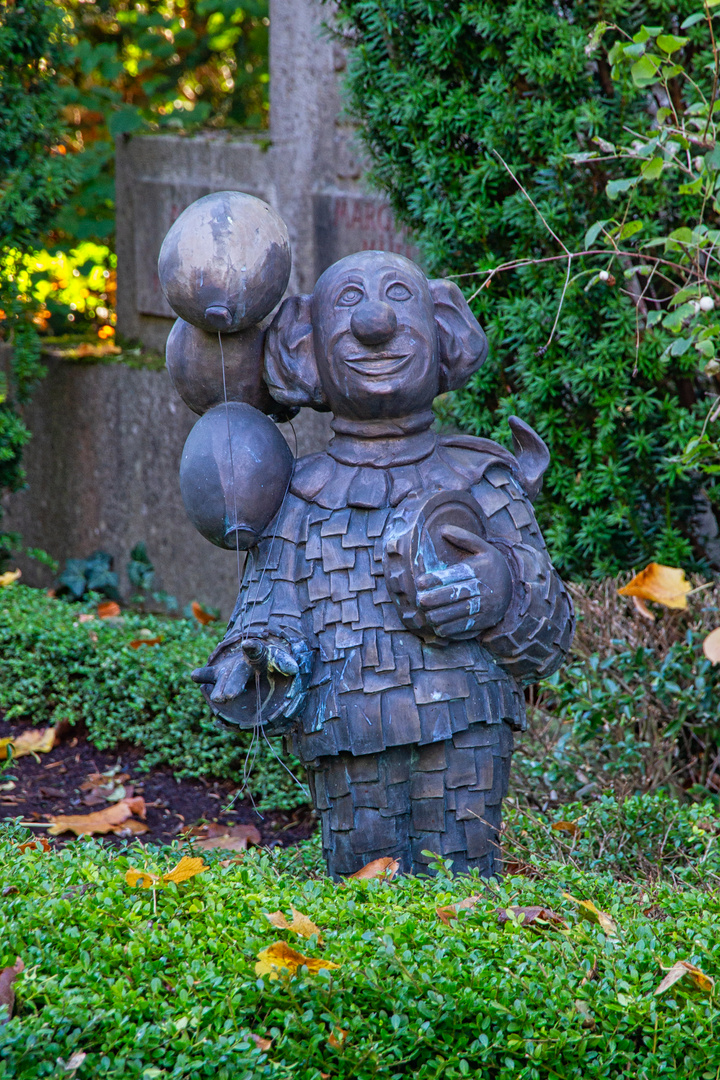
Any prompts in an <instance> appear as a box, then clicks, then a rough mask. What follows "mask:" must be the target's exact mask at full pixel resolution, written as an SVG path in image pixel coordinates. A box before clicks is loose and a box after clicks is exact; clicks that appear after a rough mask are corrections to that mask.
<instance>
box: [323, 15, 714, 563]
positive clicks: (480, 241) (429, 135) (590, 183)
mask: <svg viewBox="0 0 720 1080" xmlns="http://www.w3.org/2000/svg"><path fill="white" fill-rule="evenodd" d="M339 8H340V11H339V20H340V22H339V25H340V30H341V31H342V34H343V39H344V40H345V41H346V42H349V43H350V45H351V63H350V67H349V76H348V92H349V108H350V111H351V112H352V114H353V115H354V117H355V119H356V120H357V122H358V124H359V127H360V133H361V137H362V139H363V141H364V144H365V146H366V148H367V150H368V151H369V155H370V158H371V160H372V163H373V169H372V176H373V178H374V181H375V183H376V184H377V185H378V186H379V187H380V188H381V189H382V190H383V191H384V192H385V193H386V194H387V195H388V196H389V198H390V201H391V203H392V206H393V208H394V211H395V213H396V215H397V217H398V218H399V219H400V220H401V221H402V222H404V223H405V224H406V225H408V226H410V228H411V229H412V230H413V231H414V233H415V236H416V237H417V239H418V242H419V244H420V246H421V248H422V251H423V254H424V258H425V260H426V263H427V266H428V268H429V270H430V271H431V272H432V273H435V274H446V275H451V276H456V277H457V280H458V282H459V284H460V285H461V286H462V287H463V289H464V290H465V292H466V295H467V296H468V297H471V298H472V299H471V302H472V305H473V307H474V310H475V311H476V313H477V315H478V317H479V318H480V321H481V322H482V323H483V324H484V326H485V327H486V329H487V330H488V332H489V337H490V342H491V350H490V359H489V360H488V361H487V362H486V364H485V366H484V368H483V369H482V370H481V371H480V372H479V373H478V374H477V375H476V376H475V378H474V379H473V381H472V383H471V385H470V386H469V388H467V389H465V390H463V391H460V392H457V393H455V394H454V395H452V396H450V397H449V398H448V399H447V400H446V401H445V402H444V404H443V405H442V406H441V412H442V416H443V418H444V419H445V420H448V421H454V422H458V423H459V424H461V425H462V426H463V427H465V428H466V429H469V430H471V431H474V432H476V433H481V434H484V435H493V436H495V437H497V438H501V439H502V440H506V438H507V434H508V428H507V423H506V421H507V416H508V415H509V414H510V413H512V412H515V413H517V414H518V415H520V416H521V417H523V418H524V419H525V420H527V421H528V422H529V423H530V424H532V425H533V426H534V427H536V428H537V430H538V431H539V432H540V433H541V434H542V436H543V437H544V438H545V440H546V441H547V443H548V444H549V446H550V450H551V453H552V464H551V468H550V471H549V474H548V476H547V478H546V483H545V490H544V492H543V495H542V496H541V499H540V501H539V503H538V511H539V517H540V521H541V524H542V527H543V529H544V532H545V536H546V538H547V540H548V543H549V546H550V548H551V551H552V555H553V558H554V560H555V562H556V564H557V565H558V566H559V568H560V569H561V570H562V571H563V572H564V573H565V574H571V575H584V574H587V573H589V572H593V573H597V574H603V573H607V572H610V573H616V572H617V571H618V570H620V569H624V568H628V567H630V566H640V565H644V564H645V563H646V562H648V561H649V560H650V559H653V558H655V559H657V560H659V561H661V562H665V563H669V564H672V565H678V564H679V563H683V564H685V565H690V564H691V563H692V562H693V560H694V559H697V558H702V556H701V553H700V552H699V549H698V547H697V545H696V544H695V543H694V540H693V536H692V529H691V524H690V517H691V513H692V510H693V506H694V499H695V496H696V494H697V487H698V483H697V481H696V480H695V479H694V478H693V477H692V476H689V475H688V474H687V473H686V472H685V471H683V469H682V467H681V466H680V464H679V463H678V462H677V461H676V460H674V459H675V458H677V456H678V455H679V454H680V453H681V451H682V450H683V448H684V447H685V445H686V443H687V442H688V439H689V438H690V437H691V436H693V435H695V434H696V433H697V431H698V430H699V428H700V427H701V424H702V420H703V418H704V416H705V415H706V413H707V411H708V404H707V401H706V395H707V392H708V389H709V388H710V387H711V383H709V382H708V380H707V379H706V378H705V377H703V376H699V375H698V371H697V368H698V361H697V355H696V354H695V352H694V350H690V351H689V352H688V353H686V354H685V355H684V356H678V355H675V356H665V355H663V353H664V350H665V348H666V346H667V345H668V344H669V342H670V340H672V339H671V338H670V337H669V335H668V334H667V332H666V331H664V330H663V328H662V327H660V326H656V327H654V328H653V329H652V330H651V331H647V332H642V333H640V334H639V338H640V340H639V347H638V348H637V351H636V334H637V331H638V323H637V319H636V308H635V305H634V303H633V296H632V295H631V294H633V291H635V295H637V292H638V291H639V290H640V289H641V288H642V287H643V284H644V279H643V281H642V282H641V283H640V284H639V285H638V281H637V279H630V280H629V281H626V280H625V279H624V278H623V277H622V276H619V279H618V280H617V281H615V280H614V278H613V277H609V278H608V280H607V281H605V282H603V281H601V280H597V271H598V270H600V269H601V268H602V267H603V265H604V262H606V261H607V260H606V259H604V260H603V259H602V258H601V257H600V256H598V257H597V258H593V257H590V256H588V257H586V258H585V259H583V260H577V261H576V262H574V263H573V266H572V271H571V281H570V283H569V286H568V289H567V294H566V296H565V301H564V305H563V308H562V311H561V314H560V317H559V319H558V322H557V327H556V329H555V332H554V334H553V333H552V330H553V324H554V322H555V319H556V313H557V311H558V305H559V299H560V295H561V293H562V291H563V287H564V283H565V274H566V268H567V261H566V260H565V259H564V257H563V248H562V247H561V245H560V243H559V242H558V241H557V240H556V239H555V238H554V237H553V235H552V233H551V230H552V232H554V233H555V234H556V236H557V237H558V238H559V239H560V240H561V241H562V242H563V243H564V244H565V245H566V246H567V248H568V249H569V250H570V251H583V250H585V234H586V231H587V230H588V227H589V226H590V224H591V223H592V222H594V221H596V220H598V219H611V218H613V217H614V216H615V213H616V209H617V208H616V206H615V205H614V204H613V203H612V202H610V201H609V200H608V198H607V196H606V194H605V185H606V182H607V181H608V179H610V178H611V177H613V176H617V175H619V176H623V175H624V173H623V171H622V169H619V168H618V165H617V163H610V164H608V163H607V162H602V161H594V162H592V161H587V162H585V163H584V164H581V165H580V164H574V163H573V161H572V160H571V157H570V155H577V154H578V153H581V152H582V151H592V150H597V148H598V144H597V143H595V142H593V139H594V138H595V137H596V136H600V137H601V138H602V139H605V140H610V141H621V140H622V141H627V139H628V138H629V136H628V131H630V132H632V131H647V130H648V129H649V127H650V126H651V124H652V122H653V111H654V109H655V107H656V106H657V102H655V101H654V99H653V98H652V96H651V95H649V94H648V93H647V92H646V91H644V90H642V89H639V88H638V87H637V86H635V85H634V83H633V81H632V78H631V75H630V72H629V71H625V72H624V73H623V72H615V75H616V77H617V78H616V79H615V78H613V77H612V73H611V64H610V62H609V52H610V50H611V48H612V45H613V43H614V42H615V41H618V40H622V41H626V40H627V38H626V37H624V36H623V33H624V34H629V35H632V34H635V33H636V32H638V31H639V30H640V28H641V26H642V25H643V24H646V25H648V26H655V27H663V28H664V29H665V32H671V31H673V29H674V30H675V32H676V33H677V32H678V29H679V25H680V23H681V22H682V21H683V20H684V19H685V17H686V16H688V15H690V14H691V13H692V12H694V11H696V10H699V11H702V7H701V5H700V3H699V0H676V2H670V0H636V2H634V3H632V4H627V3H625V2H624V0H606V2H603V3H602V4H601V3H597V2H593V0H566V2H563V3H557V2H555V0H510V2H508V0H456V2H453V3H447V2H445V0H382V2H380V0H340V5H339ZM600 20H604V21H605V22H607V23H611V24H616V25H617V27H618V29H611V30H608V31H607V32H606V33H605V34H604V36H602V38H601V39H600V40H597V35H595V36H594V38H593V33H592V32H593V30H594V28H595V26H596V24H597V23H598V22H600ZM683 33H684V34H686V36H687V37H688V38H689V43H688V44H687V45H686V46H685V48H684V49H683V50H682V54H678V56H679V58H681V59H682V62H683V64H684V65H685V67H686V68H687V69H688V70H689V71H690V72H691V73H692V75H693V77H694V79H695V80H696V81H697V82H698V83H699V84H701V85H702V86H704V87H705V89H706V90H708V89H709V87H710V85H711V84H712V79H713V67H714V63H713V56H712V53H711V51H710V49H709V48H708V46H707V42H708V33H707V27H706V26H704V27H703V24H702V23H700V22H699V23H696V24H694V25H693V26H692V27H691V28H690V29H688V30H687V31H683ZM591 38H593V40H591ZM672 90H673V93H675V92H676V91H677V92H678V93H682V86H681V84H680V83H677V85H675V84H672ZM497 155H500V157H501V158H502V159H503V160H504V162H505V163H506V164H507V169H506V168H505V167H504V166H503V164H502V163H501V161H500V160H499V158H498V156H497ZM511 173H512V174H514V177H515V178H516V179H513V176H512V175H511ZM516 180H517V181H519V182H520V183H521V184H522V185H523V186H524V187H525V189H526V191H527V194H528V195H529V196H530V198H531V199H532V200H533V202H534V203H535V205H536V207H537V209H535V208H534V207H533V205H531V202H530V201H529V199H528V198H527V197H526V195H524V194H523V193H522V192H521V191H520V190H519V187H518V183H517V182H516ZM634 212H636V214H637V216H638V217H640V218H642V219H643V221H645V222H647V223H648V229H649V230H652V228H653V227H655V228H657V229H658V230H659V232H660V234H661V235H666V234H667V233H668V232H669V231H670V230H671V229H672V228H673V227H674V225H687V224H688V220H686V218H685V216H684V204H683V197H682V196H681V195H678V194H677V186H676V185H669V184H667V183H665V182H664V181H663V179H662V178H660V179H659V180H657V181H656V182H653V183H652V184H640V185H639V186H638V188H637V189H636V192H635V202H634ZM541 215H542V217H541ZM543 218H544V221H543V220H542V219H543ZM648 235H652V232H651V231H649V233H648ZM590 246H592V245H590ZM517 259H520V260H523V259H532V260H542V259H551V260H552V259H555V260H557V261H549V262H539V263H537V262H536V263H535V264H534V265H529V266H525V267H522V268H517V269H514V270H509V271H504V272H502V273H499V274H497V275H495V276H493V279H492V282H491V284H490V286H489V287H488V288H484V289H482V290H481V291H480V292H478V289H479V288H480V286H481V285H482V284H483V282H485V281H486V280H487V279H486V277H485V276H478V271H482V270H488V269H492V268H494V267H498V266H500V264H502V263H504V262H508V261H513V260H517ZM593 278H594V279H595V281H594V283H593V284H590V283H591V279H593ZM588 285H589V288H587V290H586V286H588ZM551 338H552V340H551ZM548 343H549V344H548Z"/></svg>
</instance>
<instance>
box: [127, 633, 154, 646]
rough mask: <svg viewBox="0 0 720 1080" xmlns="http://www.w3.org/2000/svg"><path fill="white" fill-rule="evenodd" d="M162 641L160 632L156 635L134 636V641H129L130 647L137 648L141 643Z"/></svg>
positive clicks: (151, 643)
mask: <svg viewBox="0 0 720 1080" xmlns="http://www.w3.org/2000/svg"><path fill="white" fill-rule="evenodd" d="M161 641H162V634H158V636H157V637H141V638H136V639H135V641H131V642H130V648H131V649H139V648H140V646H141V645H159V644H160V642H161Z"/></svg>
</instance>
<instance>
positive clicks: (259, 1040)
mask: <svg viewBox="0 0 720 1080" xmlns="http://www.w3.org/2000/svg"><path fill="white" fill-rule="evenodd" d="M250 1038H251V1039H252V1041H253V1042H254V1043H255V1045H256V1046H257V1048H258V1050H269V1049H270V1047H271V1046H272V1039H265V1038H263V1036H262V1035H256V1034H255V1032H253V1031H251V1032H250Z"/></svg>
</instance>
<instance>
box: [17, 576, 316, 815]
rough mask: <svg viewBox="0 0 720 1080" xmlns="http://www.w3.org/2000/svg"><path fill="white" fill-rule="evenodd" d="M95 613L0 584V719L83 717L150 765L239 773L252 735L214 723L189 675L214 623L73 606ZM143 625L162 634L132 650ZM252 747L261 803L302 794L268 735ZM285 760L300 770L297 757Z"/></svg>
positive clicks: (102, 736)
mask: <svg viewBox="0 0 720 1080" xmlns="http://www.w3.org/2000/svg"><path fill="white" fill-rule="evenodd" d="M94 610H95V607H94V605H93V604H92V603H87V604H73V603H70V602H68V601H65V600H51V599H49V598H48V597H47V596H46V595H45V593H44V592H42V591H41V590H39V589H31V588H28V587H26V586H23V585H12V586H10V587H9V588H4V589H0V656H2V663H1V664H0V709H2V710H3V711H4V712H5V719H7V720H13V719H15V718H23V719H31V720H32V722H33V723H34V724H56V723H58V722H60V721H61V720H68V721H70V723H84V724H86V725H87V730H88V736H89V738H90V740H91V742H93V743H94V744H95V746H97V747H98V748H99V749H101V750H104V749H111V748H114V747H116V746H118V745H119V744H121V743H123V742H129V743H132V744H134V745H136V746H141V747H142V748H143V750H144V758H143V759H142V764H144V765H145V766H146V767H148V768H150V767H152V766H156V765H167V766H169V767H170V768H171V769H172V770H173V771H174V772H175V773H176V774H177V775H178V776H188V777H197V776H212V777H217V778H228V779H233V780H238V778H239V777H240V775H241V774H242V772H243V769H244V764H245V759H246V757H247V754H248V748H249V746H250V739H251V736H250V733H244V732H235V731H233V730H226V729H223V728H220V727H219V725H218V724H216V722H215V720H214V719H213V716H212V713H211V712H210V710H209V709H208V707H207V706H206V705H205V702H204V701H203V698H202V696H201V694H200V690H199V687H197V686H196V685H195V683H193V682H192V681H191V679H190V672H191V671H192V669H193V668H195V667H199V666H200V665H202V664H203V663H205V661H206V660H207V657H208V655H209V653H210V652H211V650H212V649H213V648H214V646H215V644H216V643H217V641H218V640H219V638H220V637H221V636H222V628H221V627H219V626H215V627H213V626H210V627H208V628H203V627H202V626H200V624H199V623H197V622H196V621H195V620H194V619H193V620H189V619H168V618H159V617H157V616H154V615H142V614H137V613H130V612H126V613H125V614H123V615H122V617H121V618H120V619H118V620H107V619H98V618H95V619H93V620H92V621H91V622H82V623H81V622H79V618H78V617H79V615H80V614H81V613H83V612H87V613H90V612H93V611H94ZM142 631H147V632H148V636H150V637H155V636H156V635H161V636H162V639H163V640H162V642H161V644H159V645H154V646H141V647H140V648H137V649H134V648H131V646H130V642H131V641H134V640H137V639H139V638H140V637H142ZM95 639H97V640H95ZM277 749H278V751H279V750H280V747H279V746H278V747H277ZM255 751H256V757H255V764H254V768H253V772H252V780H251V788H252V790H253V792H254V793H256V794H257V795H258V796H259V797H260V799H261V803H262V805H264V806H272V807H274V808H282V807H287V806H293V805H296V804H297V803H300V802H304V801H306V800H305V798H304V797H303V795H302V793H301V791H300V788H299V787H298V786H297V785H296V784H294V783H293V781H292V780H291V779H290V777H289V776H288V774H287V772H286V771H285V769H284V768H283V767H282V765H281V764H280V763H279V762H278V761H277V760H276V758H274V757H273V755H272V754H271V752H270V750H269V748H268V745H267V742H264V743H263V742H261V743H260V744H259V745H257V744H256V748H255ZM255 751H254V752H255ZM286 760H287V763H288V765H289V766H290V767H291V768H292V767H293V765H294V766H295V771H296V772H298V770H300V771H299V772H298V775H300V776H302V771H301V769H300V766H299V765H298V763H297V762H294V759H292V758H288V759H286Z"/></svg>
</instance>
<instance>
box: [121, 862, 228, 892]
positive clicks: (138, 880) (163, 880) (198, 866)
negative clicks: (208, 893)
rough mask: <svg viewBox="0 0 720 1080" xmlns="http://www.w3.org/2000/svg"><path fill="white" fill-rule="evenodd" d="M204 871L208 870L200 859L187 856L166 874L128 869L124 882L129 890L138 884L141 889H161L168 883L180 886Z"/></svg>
mask: <svg viewBox="0 0 720 1080" xmlns="http://www.w3.org/2000/svg"><path fill="white" fill-rule="evenodd" d="M204 870H209V867H208V866H206V865H205V863H204V861H203V860H202V859H190V858H188V856H187V855H183V857H182V859H181V860H180V862H179V863H178V864H177V866H176V867H174V868H173V869H172V870H169V871H168V872H167V874H151V873H150V872H149V871H147V870H135V869H130V870H126V871H125V880H126V881H127V883H128V885H130V887H131V888H133V887H134V886H135V885H138V884H139V885H140V887H141V888H143V889H161V888H163V886H165V885H167V883H168V882H169V881H173V882H174V883H175V884H176V885H180V884H181V883H182V882H183V881H189V879H190V878H193V877H195V875H196V874H202V872H203V871H204Z"/></svg>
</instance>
